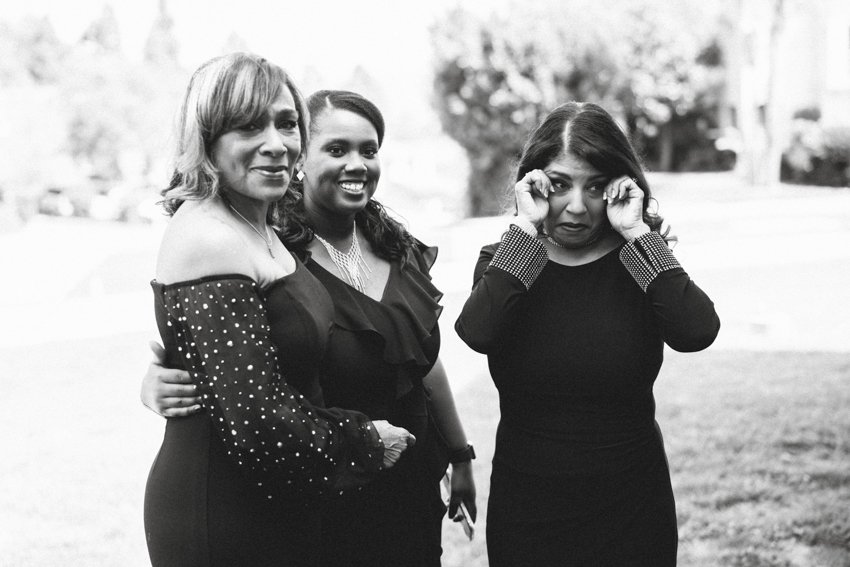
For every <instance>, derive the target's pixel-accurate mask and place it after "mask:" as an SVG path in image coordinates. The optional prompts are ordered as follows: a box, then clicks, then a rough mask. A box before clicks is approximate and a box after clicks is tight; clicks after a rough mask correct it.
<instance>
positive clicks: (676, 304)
mask: <svg viewBox="0 0 850 567" xmlns="http://www.w3.org/2000/svg"><path fill="white" fill-rule="evenodd" d="M605 198H606V200H607V201H608V206H607V214H608V219H609V220H610V222H611V226H612V227H613V228H614V230H616V231H617V232H618V233H620V235H621V236H622V237H623V239H624V240H625V241H626V244H625V245H624V246H623V248H622V249H621V250H620V261H621V262H622V263H623V265H624V266H625V267H626V269H627V270H628V272H629V274H631V276H632V277H633V278H634V280H635V281H636V282H637V284H638V285H639V286H640V288H641V289H642V290H643V291H644V292H645V293H646V294H647V297H648V298H649V301H650V304H651V305H652V308H653V310H654V312H655V316H656V322H657V323H658V326H659V329H660V330H661V336H662V338H663V339H664V342H665V343H667V345H669V346H670V348H672V349H674V350H677V351H680V352H694V351H698V350H702V349H704V348H707V347H708V346H709V345H710V344H711V343H712V342H714V339H715V338H716V337H717V333H718V331H719V330H720V319H719V318H718V317H717V313H716V312H715V311H714V304H713V303H712V302H711V300H710V299H709V298H708V296H707V295H706V294H705V293H703V291H702V290H701V289H700V288H698V287H697V285H696V284H695V283H694V282H693V281H691V278H690V277H688V274H687V273H686V272H685V270H683V269H682V267H681V266H680V265H679V262H678V261H677V260H676V257H675V256H673V253H672V252H671V251H670V249H669V248H668V247H667V244H666V243H665V242H664V239H663V238H662V237H661V235H660V234H658V233H657V232H653V231H650V229H649V226H647V224H646V223H645V222H644V218H643V217H644V215H643V201H644V192H643V189H641V188H640V186H638V184H637V182H636V181H635V180H634V179H630V178H629V177H625V176H624V177H618V178H617V179H614V180H612V181H611V182H610V183H609V185H608V187H606V192H605Z"/></svg>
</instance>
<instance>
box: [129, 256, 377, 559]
mask: <svg viewBox="0 0 850 567" xmlns="http://www.w3.org/2000/svg"><path fill="white" fill-rule="evenodd" d="M152 285H153V289H154V296H155V312H156V317H157V324H158V326H159V330H160V334H161V336H162V340H163V342H164V344H165V347H166V352H167V355H168V360H167V362H166V364H167V365H168V366H169V367H172V368H186V369H187V370H188V371H189V372H190V374H191V375H192V378H193V380H194V383H195V384H196V385H197V386H198V388H199V392H200V394H201V396H202V398H203V402H202V405H203V407H204V409H205V411H203V412H202V413H199V414H196V415H193V416H191V417H185V418H172V419H169V420H168V421H167V423H166V430H165V437H164V439H163V443H162V447H161V449H160V451H159V454H158V455H157V458H156V460H155V462H154V464H153V466H152V468H151V472H150V476H149V478H148V483H147V488H146V492H145V531H146V534H147V541H148V550H149V553H150V557H151V562H152V564H153V565H154V566H155V567H159V566H166V565H169V566H170V565H173V566H180V567H186V566H216V565H222V566H225V565H226V566H234V565H252V566H265V565H275V566H284V565H297V566H303V565H315V564H316V562H317V557H318V546H319V533H320V525H319V513H320V506H319V502H318V496H319V495H321V494H327V493H333V494H338V493H340V492H342V493H345V492H346V491H348V490H357V489H359V488H360V487H361V486H362V485H363V484H364V483H366V482H368V481H369V480H371V479H372V478H374V477H375V476H377V475H376V473H377V472H378V470H379V469H380V468H381V462H382V458H383V446H382V443H381V441H380V438H379V437H378V435H377V433H376V432H375V431H374V428H373V427H372V425H371V422H370V421H369V420H368V419H367V418H366V417H365V416H364V415H362V414H360V413H357V412H352V411H346V410H339V409H325V408H322V407H321V406H322V405H323V399H322V394H321V389H320V387H319V383H318V375H319V372H320V370H321V363H322V360H323V359H324V356H325V351H326V348H327V341H328V337H329V334H330V329H331V320H332V316H333V304H332V302H331V299H330V297H329V296H328V295H327V293H326V292H325V291H324V288H323V287H322V286H321V285H320V284H319V283H318V282H317V281H316V279H315V278H314V277H313V276H312V274H311V273H310V272H309V271H308V270H307V269H306V268H305V267H304V265H303V264H302V263H301V262H300V261H296V270H295V271H294V272H293V273H292V274H290V275H288V276H286V277H283V278H280V279H278V280H276V281H275V282H273V283H272V284H271V285H269V286H267V287H266V288H260V287H259V286H258V285H257V284H256V283H255V282H254V281H253V280H252V279H250V278H248V277H247V276H243V275H238V274H237V275H222V276H214V277H208V278H203V279H199V280H195V281H189V282H181V283H175V284H172V285H161V284H158V283H156V282H154V283H153V284H152Z"/></svg>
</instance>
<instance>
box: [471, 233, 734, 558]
mask: <svg viewBox="0 0 850 567" xmlns="http://www.w3.org/2000/svg"><path fill="white" fill-rule="evenodd" d="M455 328H456V330H457V332H458V334H459V335H460V337H461V338H462V339H463V340H464V341H465V342H466V343H467V344H468V345H469V346H470V347H472V348H473V349H475V350H476V351H479V352H482V353H486V354H487V356H488V363H489V367H490V373H491V375H492V378H493V381H494V383H495V385H496V387H497V389H498V391H499V400H500V405H501V421H500V423H499V427H498V432H497V435H496V451H495V455H494V458H493V473H492V479H491V485H490V498H489V505H488V515H487V546H488V552H489V557H490V565H491V566H493V567H499V566H502V565H506V566H507V565H618V566H622V565H653V566H664V565H675V563H676V548H677V539H678V538H677V530H676V515H675V504H674V500H673V492H672V489H671V485H670V474H669V470H668V466H667V460H666V456H665V452H664V445H663V441H662V438H661V432H660V430H659V428H658V425H657V423H656V422H655V400H654V397H653V394H652V387H653V383H654V381H655V378H656V377H657V375H658V371H659V369H660V367H661V362H662V359H663V349H664V343H667V344H668V345H669V346H670V347H672V348H673V349H676V350H679V351H696V350H700V349H704V348H706V347H707V346H708V345H710V344H711V342H713V340H714V338H715V336H716V334H717V332H718V330H719V319H718V318H717V315H716V313H715V311H714V306H713V304H712V302H711V300H710V299H709V298H708V297H707V296H706V295H705V293H703V292H702V291H701V290H700V289H699V288H698V287H697V286H696V285H695V284H694V283H693V282H692V281H691V279H690V278H689V277H688V275H687V273H685V271H684V270H683V269H682V268H681V267H680V266H679V264H678V262H676V259H675V258H674V257H673V255H672V254H671V253H670V251H669V250H668V249H667V247H666V245H665V244H664V241H663V240H662V239H661V237H660V236H659V235H658V234H657V233H654V232H653V233H650V234H647V235H644V236H642V237H640V238H638V239H637V240H636V241H634V242H633V243H627V244H624V245H623V246H621V247H619V248H618V249H616V250H614V251H612V252H610V253H608V254H606V255H605V256H603V257H601V258H599V259H597V260H595V261H592V262H589V263H587V264H583V265H579V266H565V265H560V264H557V263H554V262H549V261H547V254H546V251H545V247H543V245H542V244H541V243H540V242H539V241H538V240H536V239H534V238H532V237H530V236H528V235H527V234H525V233H524V232H522V231H521V230H519V229H518V228H516V227H511V229H510V230H509V231H508V232H507V233H506V235H505V236H504V237H503V239H502V242H501V244H497V245H491V246H486V247H484V248H483V249H482V251H481V256H480V258H479V262H478V265H477V267H476V270H475V284H474V288H473V291H472V294H471V296H470V298H469V299H468V300H467V302H466V304H465V306H464V308H463V310H462V313H461V315H460V317H459V319H458V321H457V323H456V325H455Z"/></svg>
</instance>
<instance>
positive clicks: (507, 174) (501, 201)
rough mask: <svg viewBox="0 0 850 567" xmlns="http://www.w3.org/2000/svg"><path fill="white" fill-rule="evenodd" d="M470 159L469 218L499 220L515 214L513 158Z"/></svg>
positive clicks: (484, 156) (498, 156) (470, 157)
mask: <svg viewBox="0 0 850 567" xmlns="http://www.w3.org/2000/svg"><path fill="white" fill-rule="evenodd" d="M468 155H469V179H468V182H467V202H468V203H469V211H468V214H469V216H471V217H487V216H496V215H500V214H502V213H504V212H505V211H507V210H509V209H510V210H513V209H512V208H513V206H514V201H513V186H514V182H513V177H512V175H511V174H512V173H513V168H514V158H513V156H505V155H480V154H479V155H472V154H468Z"/></svg>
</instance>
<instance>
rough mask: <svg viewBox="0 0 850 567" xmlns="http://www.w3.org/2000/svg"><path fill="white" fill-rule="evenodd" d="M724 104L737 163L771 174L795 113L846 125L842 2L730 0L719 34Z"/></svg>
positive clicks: (772, 178) (849, 11)
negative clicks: (729, 17)
mask: <svg viewBox="0 0 850 567" xmlns="http://www.w3.org/2000/svg"><path fill="white" fill-rule="evenodd" d="M725 47H726V49H725V52H726V53H727V54H728V70H729V75H728V82H727V88H728V91H727V103H728V104H727V106H726V108H725V110H724V117H723V121H724V123H725V124H726V125H728V126H731V127H732V128H731V129H732V131H735V132H737V135H738V136H739V139H738V140H737V143H736V144H734V145H736V146H737V150H738V161H737V169H738V171H739V172H740V173H741V174H742V175H743V176H744V177H745V178H746V179H747V180H748V181H750V182H752V183H757V184H770V183H775V182H778V180H779V174H780V163H781V159H782V152H783V150H785V149H786V148H787V147H788V144H789V143H790V141H791V136H792V132H793V128H794V118H795V115H798V116H799V115H800V114H801V113H803V114H805V113H807V112H808V113H809V115H812V114H814V115H815V116H818V117H819V122H820V125H821V126H822V127H824V128H834V127H848V128H850V2H847V0H814V1H803V0H738V2H737V20H733V21H732V33H731V34H730V35H729V36H728V38H727V44H726V46H725Z"/></svg>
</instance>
